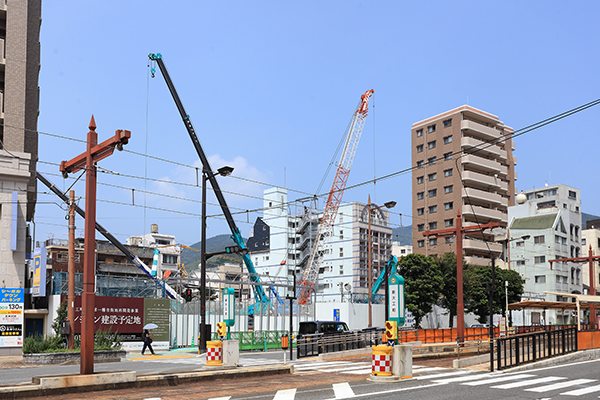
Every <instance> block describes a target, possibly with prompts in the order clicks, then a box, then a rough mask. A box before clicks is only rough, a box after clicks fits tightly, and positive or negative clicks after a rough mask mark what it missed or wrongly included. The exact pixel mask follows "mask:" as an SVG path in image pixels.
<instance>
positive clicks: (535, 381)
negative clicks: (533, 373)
mask: <svg viewBox="0 0 600 400" xmlns="http://www.w3.org/2000/svg"><path fill="white" fill-rule="evenodd" d="M561 379H567V378H563V377H559V376H546V377H543V378H538V379H530V380H528V381H519V382H511V383H505V384H504V385H498V386H492V388H494V389H513V388H518V387H523V386H531V385H537V384H538V383H546V382H552V381H560V380H561Z"/></svg>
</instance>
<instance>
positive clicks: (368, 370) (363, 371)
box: [341, 367, 373, 375]
mask: <svg viewBox="0 0 600 400" xmlns="http://www.w3.org/2000/svg"><path fill="white" fill-rule="evenodd" d="M371 372H373V368H371V367H366V368H362V369H358V370H355V371H342V372H341V373H342V374H351V375H365V374H370V373H371Z"/></svg>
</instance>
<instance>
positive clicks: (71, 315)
mask: <svg viewBox="0 0 600 400" xmlns="http://www.w3.org/2000/svg"><path fill="white" fill-rule="evenodd" d="M67 319H68V321H69V335H68V343H69V346H68V347H69V350H73V348H74V347H75V191H74V190H71V193H70V197H69V295H68V300H67Z"/></svg>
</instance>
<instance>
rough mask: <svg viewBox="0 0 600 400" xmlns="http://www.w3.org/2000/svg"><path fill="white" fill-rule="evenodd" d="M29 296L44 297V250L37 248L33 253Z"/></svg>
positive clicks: (43, 248)
mask: <svg viewBox="0 0 600 400" xmlns="http://www.w3.org/2000/svg"><path fill="white" fill-rule="evenodd" d="M31 294H32V295H33V296H34V297H44V296H46V248H45V247H42V248H37V249H35V251H34V252H33V282H32V284H31Z"/></svg>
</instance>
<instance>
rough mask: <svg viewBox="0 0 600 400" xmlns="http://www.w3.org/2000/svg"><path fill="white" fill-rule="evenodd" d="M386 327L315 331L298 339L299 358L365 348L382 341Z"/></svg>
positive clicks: (297, 351)
mask: <svg viewBox="0 0 600 400" xmlns="http://www.w3.org/2000/svg"><path fill="white" fill-rule="evenodd" d="M384 332H385V329H372V330H369V331H350V332H343V333H334V334H323V333H315V334H312V335H303V336H301V337H299V338H298V339H297V340H296V354H297V357H298V358H302V357H311V356H318V355H319V354H322V353H332V352H337V351H345V350H354V349H364V348H366V347H368V346H374V345H378V344H381V343H382V336H383V335H382V334H383V333H384Z"/></svg>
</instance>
